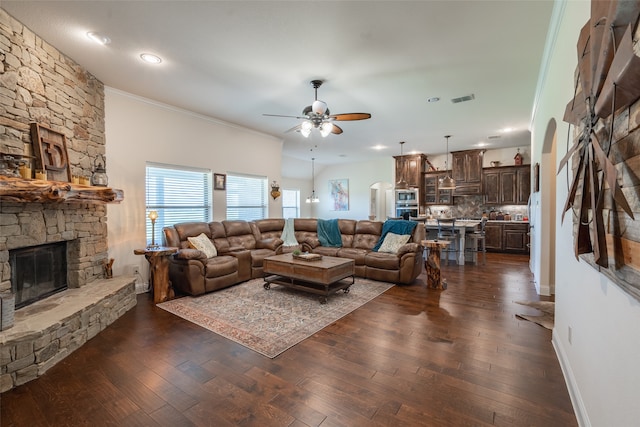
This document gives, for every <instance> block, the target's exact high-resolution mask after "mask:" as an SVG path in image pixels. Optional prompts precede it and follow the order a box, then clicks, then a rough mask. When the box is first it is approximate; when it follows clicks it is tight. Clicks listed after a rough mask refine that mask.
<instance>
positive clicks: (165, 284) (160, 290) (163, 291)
mask: <svg viewBox="0 0 640 427" xmlns="http://www.w3.org/2000/svg"><path fill="white" fill-rule="evenodd" d="M176 252H178V248H174V247H168V246H156V247H151V248H145V249H134V250H133V253H134V254H136V255H144V256H145V258H147V261H149V264H150V265H151V275H150V276H149V282H150V283H149V284H150V287H151V291H152V292H153V302H154V303H156V304H158V303H161V302H164V301H167V300H170V299H171V298H173V296H174V293H173V288H172V287H171V282H170V281H169V257H170V256H171V255H173V254H175V253H176Z"/></svg>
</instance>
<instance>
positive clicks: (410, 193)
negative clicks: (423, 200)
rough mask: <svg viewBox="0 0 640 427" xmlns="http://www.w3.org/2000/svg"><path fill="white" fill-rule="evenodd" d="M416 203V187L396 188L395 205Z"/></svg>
mask: <svg viewBox="0 0 640 427" xmlns="http://www.w3.org/2000/svg"><path fill="white" fill-rule="evenodd" d="M407 203H409V204H416V205H417V204H418V189H417V188H409V189H407V190H396V205H398V204H407Z"/></svg>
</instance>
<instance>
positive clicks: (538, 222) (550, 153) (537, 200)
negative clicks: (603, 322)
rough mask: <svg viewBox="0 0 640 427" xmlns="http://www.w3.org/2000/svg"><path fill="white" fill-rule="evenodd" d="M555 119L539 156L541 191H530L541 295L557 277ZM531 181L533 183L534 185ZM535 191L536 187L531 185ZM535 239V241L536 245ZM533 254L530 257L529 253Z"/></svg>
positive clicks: (551, 288)
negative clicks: (532, 195) (531, 194)
mask: <svg viewBox="0 0 640 427" xmlns="http://www.w3.org/2000/svg"><path fill="white" fill-rule="evenodd" d="M556 140H557V123H556V121H555V119H551V120H549V123H548V124H547V130H546V132H545V135H544V141H543V145H542V156H541V159H540V173H539V179H540V183H539V184H540V187H539V188H540V191H539V192H538V193H533V194H534V196H535V197H532V199H531V205H532V206H531V208H532V212H531V217H532V219H533V223H532V225H533V227H536V228H537V231H536V230H535V228H534V230H533V233H532V234H533V235H535V236H537V239H535V241H534V247H533V248H532V249H533V250H535V251H536V257H535V258H536V259H537V260H538V262H539V266H535V267H534V266H532V267H534V268H532V270H533V271H534V275H536V276H537V277H536V285H537V286H536V287H537V288H538V292H539V293H540V294H541V295H551V294H554V293H555V280H556V275H555V271H556V217H557V214H556V177H557V169H558V165H557V153H556V151H557V146H558V145H557V143H556ZM534 179H535V177H534ZM535 185H536V184H535V182H534V186H535ZM534 191H535V188H534ZM535 243H538V244H537V245H536V244H535ZM532 258H533V257H532Z"/></svg>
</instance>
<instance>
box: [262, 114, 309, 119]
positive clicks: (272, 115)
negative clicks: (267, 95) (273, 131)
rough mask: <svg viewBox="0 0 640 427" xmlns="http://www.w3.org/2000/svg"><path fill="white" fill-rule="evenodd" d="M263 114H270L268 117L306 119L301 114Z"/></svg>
mask: <svg viewBox="0 0 640 427" xmlns="http://www.w3.org/2000/svg"><path fill="white" fill-rule="evenodd" d="M263 116H268V117H289V118H291V119H306V117H301V116H285V115H283V114H263Z"/></svg>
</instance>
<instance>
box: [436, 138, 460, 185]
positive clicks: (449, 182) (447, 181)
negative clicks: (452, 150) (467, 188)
mask: <svg viewBox="0 0 640 427" xmlns="http://www.w3.org/2000/svg"><path fill="white" fill-rule="evenodd" d="M445 138H447V157H446V159H445V160H444V168H445V169H446V172H447V175H446V176H445V177H444V178H440V182H439V184H438V188H439V189H441V190H454V189H455V188H456V180H455V179H453V178H451V177H450V176H449V163H448V162H449V138H451V135H445Z"/></svg>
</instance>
